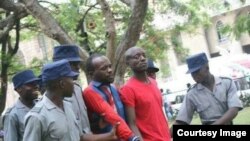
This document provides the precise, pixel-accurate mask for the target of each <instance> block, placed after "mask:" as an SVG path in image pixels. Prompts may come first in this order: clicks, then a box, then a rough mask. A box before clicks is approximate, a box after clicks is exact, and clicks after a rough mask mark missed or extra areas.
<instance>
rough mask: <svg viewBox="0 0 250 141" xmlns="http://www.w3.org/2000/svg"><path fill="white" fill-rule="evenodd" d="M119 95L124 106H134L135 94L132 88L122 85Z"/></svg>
mask: <svg viewBox="0 0 250 141" xmlns="http://www.w3.org/2000/svg"><path fill="white" fill-rule="evenodd" d="M120 97H121V100H122V102H123V103H124V104H125V105H126V106H130V107H135V101H136V100H135V99H136V98H135V94H134V92H133V90H132V89H131V88H129V87H126V86H124V87H122V88H121V89H120Z"/></svg>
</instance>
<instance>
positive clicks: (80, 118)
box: [53, 45, 91, 133]
mask: <svg viewBox="0 0 250 141" xmlns="http://www.w3.org/2000/svg"><path fill="white" fill-rule="evenodd" d="M62 59H66V60H68V61H69V64H70V67H71V69H72V70H73V71H74V72H76V73H79V72H80V63H81V62H82V59H81V58H80V55H79V47H77V46H76V45H59V46H56V47H54V54H53V61H58V60H62ZM77 77H78V75H77V76H76V77H75V78H74V80H77ZM64 100H66V101H68V102H70V103H71V104H72V108H73V111H74V113H75V116H76V117H77V122H78V124H79V125H80V128H81V130H82V132H83V133H91V131H90V125H89V119H88V115H87V111H86V106H85V103H84V101H83V98H82V87H81V86H80V85H79V84H78V83H77V82H76V81H74V91H73V94H72V97H68V98H65V99H64Z"/></svg>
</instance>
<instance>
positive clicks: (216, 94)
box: [175, 53, 242, 125]
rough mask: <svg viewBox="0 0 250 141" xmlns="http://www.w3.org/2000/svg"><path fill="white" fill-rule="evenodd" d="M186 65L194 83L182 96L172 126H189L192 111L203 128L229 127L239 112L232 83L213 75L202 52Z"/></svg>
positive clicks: (238, 103) (192, 57)
mask: <svg viewBox="0 0 250 141" xmlns="http://www.w3.org/2000/svg"><path fill="white" fill-rule="evenodd" d="M186 62H187V65H188V72H187V73H191V75H192V77H193V79H194V81H195V82H196V84H195V85H194V86H193V87H192V88H190V90H189V91H188V93H187V95H186V96H185V99H184V102H183V104H182V106H181V109H180V111H179V113H178V115H177V118H176V123H175V124H190V122H191V121H192V117H193V114H194V112H195V111H196V112H197V113H198V114H199V116H200V118H201V122H202V124H203V125H211V124H212V125H216V124H217V125H218V124H220V125H226V124H231V123H232V120H233V119H234V118H235V117H236V115H237V114H238V111H239V110H240V109H242V103H241V101H240V99H239V97H238V95H237V89H236V86H235V84H234V82H233V81H232V80H231V79H229V78H225V77H216V76H214V75H212V74H211V73H210V71H209V65H208V59H207V56H206V54H205V53H199V54H196V55H193V56H190V57H188V58H187V59H186Z"/></svg>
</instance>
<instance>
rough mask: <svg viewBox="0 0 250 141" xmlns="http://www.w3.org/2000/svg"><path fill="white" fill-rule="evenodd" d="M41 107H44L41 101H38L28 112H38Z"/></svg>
mask: <svg viewBox="0 0 250 141" xmlns="http://www.w3.org/2000/svg"><path fill="white" fill-rule="evenodd" d="M43 107H44V104H43V101H40V102H39V103H37V104H36V105H35V106H34V107H33V108H32V109H31V110H30V112H29V113H40V112H41V111H42V109H43Z"/></svg>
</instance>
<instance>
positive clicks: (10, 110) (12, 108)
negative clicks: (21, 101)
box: [5, 105, 15, 115]
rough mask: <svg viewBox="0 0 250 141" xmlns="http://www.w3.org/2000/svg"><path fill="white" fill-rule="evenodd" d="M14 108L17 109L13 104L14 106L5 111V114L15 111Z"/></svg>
mask: <svg viewBox="0 0 250 141" xmlns="http://www.w3.org/2000/svg"><path fill="white" fill-rule="evenodd" d="M14 109H15V105H14V106H12V107H9V108H7V109H6V112H5V115H9V114H11V112H14Z"/></svg>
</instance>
